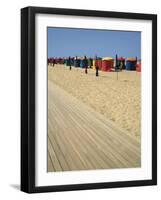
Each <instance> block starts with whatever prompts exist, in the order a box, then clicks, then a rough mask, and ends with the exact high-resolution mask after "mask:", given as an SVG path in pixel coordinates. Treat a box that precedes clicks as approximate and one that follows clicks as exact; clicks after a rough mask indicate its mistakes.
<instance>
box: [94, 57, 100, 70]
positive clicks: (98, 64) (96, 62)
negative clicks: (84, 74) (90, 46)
mask: <svg viewBox="0 0 161 200" xmlns="http://www.w3.org/2000/svg"><path fill="white" fill-rule="evenodd" d="M95 67H98V68H99V70H101V68H102V58H100V57H97V59H96V60H95Z"/></svg>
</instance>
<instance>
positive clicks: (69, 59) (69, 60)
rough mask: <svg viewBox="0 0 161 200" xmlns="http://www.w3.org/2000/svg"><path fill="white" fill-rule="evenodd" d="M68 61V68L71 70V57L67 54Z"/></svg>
mask: <svg viewBox="0 0 161 200" xmlns="http://www.w3.org/2000/svg"><path fill="white" fill-rule="evenodd" d="M68 62H69V70H71V69H72V66H71V57H70V56H69V58H68Z"/></svg>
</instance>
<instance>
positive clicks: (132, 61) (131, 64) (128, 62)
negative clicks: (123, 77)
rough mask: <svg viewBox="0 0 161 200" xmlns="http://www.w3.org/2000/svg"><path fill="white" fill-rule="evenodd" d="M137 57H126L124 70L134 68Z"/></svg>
mask: <svg viewBox="0 0 161 200" xmlns="http://www.w3.org/2000/svg"><path fill="white" fill-rule="evenodd" d="M136 64H137V59H136V58H127V60H126V70H136Z"/></svg>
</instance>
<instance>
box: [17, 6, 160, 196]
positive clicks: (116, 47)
mask: <svg viewBox="0 0 161 200" xmlns="http://www.w3.org/2000/svg"><path fill="white" fill-rule="evenodd" d="M156 184H157V16H156V15H154V14H138V13H122V12H109V11H94V10H74V9H60V8H42V7H27V8H23V9H21V190H22V191H24V192H28V193H35V192H54V191H67V190H84V189H101V188H115V187H131V186H146V185H156Z"/></svg>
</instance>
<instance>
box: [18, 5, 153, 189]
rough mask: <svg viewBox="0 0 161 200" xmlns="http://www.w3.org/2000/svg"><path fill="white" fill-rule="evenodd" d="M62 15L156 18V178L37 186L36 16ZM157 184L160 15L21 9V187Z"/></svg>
mask: <svg viewBox="0 0 161 200" xmlns="http://www.w3.org/2000/svg"><path fill="white" fill-rule="evenodd" d="M38 13H39V14H59V15H73V16H91V17H108V18H122V19H138V20H151V21H152V179H150V180H138V181H121V182H106V183H105V182H103V183H88V184H76V185H59V186H42V187H36V186H35V92H36V91H35V38H36V35H35V15H36V14H38ZM156 184H157V15H154V14H139V13H123V12H109V11H96V10H76V9H62V8H45V7H26V8H22V9H21V190H22V191H24V192H27V193H37V192H58V191H68V190H86V189H103V188H117V187H131V186H147V185H156Z"/></svg>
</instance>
